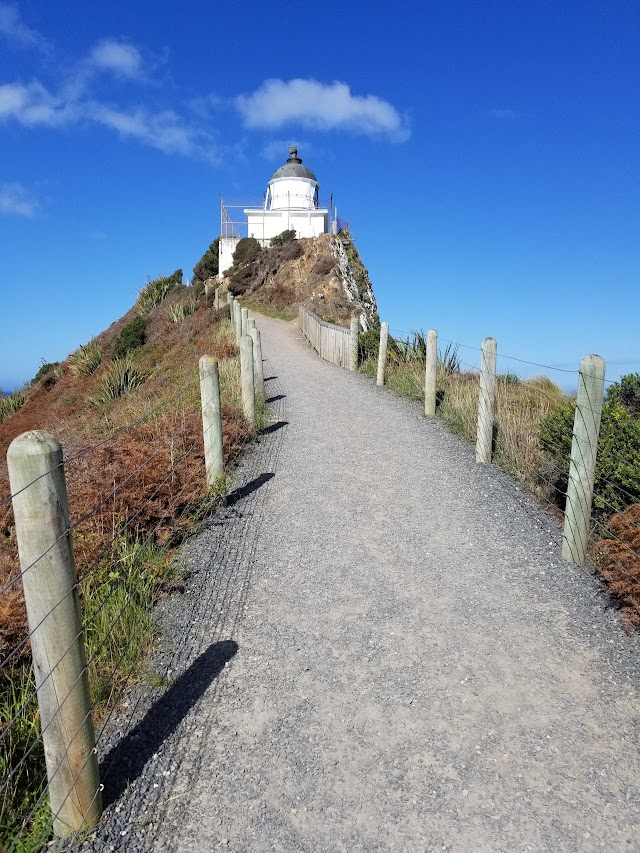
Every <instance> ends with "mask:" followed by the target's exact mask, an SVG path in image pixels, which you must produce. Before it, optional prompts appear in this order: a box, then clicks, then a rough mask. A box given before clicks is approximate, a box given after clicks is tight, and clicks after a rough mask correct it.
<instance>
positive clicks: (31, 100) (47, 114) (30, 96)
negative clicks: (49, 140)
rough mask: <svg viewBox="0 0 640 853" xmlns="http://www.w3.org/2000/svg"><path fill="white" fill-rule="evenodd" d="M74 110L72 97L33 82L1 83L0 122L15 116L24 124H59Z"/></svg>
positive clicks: (71, 114)
mask: <svg viewBox="0 0 640 853" xmlns="http://www.w3.org/2000/svg"><path fill="white" fill-rule="evenodd" d="M75 113H76V109H75V105H74V104H73V102H72V101H69V100H66V99H65V98H61V97H58V96H56V95H54V94H52V93H51V92H49V91H48V90H47V89H45V87H44V86H43V85H42V84H41V83H38V82H37V81H36V82H33V83H29V84H27V85H23V84H21V83H6V84H5V85H3V86H0V122H1V121H7V120H9V119H14V120H15V121H17V122H18V123H19V124H22V125H24V126H25V127H35V126H36V125H47V126H49V127H61V126H62V125H64V124H67V123H68V122H69V121H71V120H73V118H74V115H75Z"/></svg>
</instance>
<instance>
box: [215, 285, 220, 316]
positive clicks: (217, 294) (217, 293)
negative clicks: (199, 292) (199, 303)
mask: <svg viewBox="0 0 640 853" xmlns="http://www.w3.org/2000/svg"><path fill="white" fill-rule="evenodd" d="M213 307H214V308H215V310H216V311H219V310H220V288H219V287H216V289H215V290H214V292H213Z"/></svg>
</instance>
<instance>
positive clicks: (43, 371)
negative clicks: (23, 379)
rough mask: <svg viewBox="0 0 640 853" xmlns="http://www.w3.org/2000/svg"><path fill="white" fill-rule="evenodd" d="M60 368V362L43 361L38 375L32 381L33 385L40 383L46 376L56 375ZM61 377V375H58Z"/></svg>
mask: <svg viewBox="0 0 640 853" xmlns="http://www.w3.org/2000/svg"><path fill="white" fill-rule="evenodd" d="M59 367H60V362H59V361H43V362H42V364H41V365H40V369H39V370H38V372H37V373H36V375H35V376H34V377H33V379H32V380H31V384H32V385H35V383H36V382H39V381H40V380H41V379H42V378H43V376H46V375H47V373H51V374H54V375H55V374H56V371H57V370H58V368H59ZM57 375H59V374H57Z"/></svg>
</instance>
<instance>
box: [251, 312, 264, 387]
mask: <svg viewBox="0 0 640 853" xmlns="http://www.w3.org/2000/svg"><path fill="white" fill-rule="evenodd" d="M249 322H251V321H249ZM249 335H250V337H251V340H252V341H253V379H254V384H255V392H256V397H264V367H263V364H262V341H261V340H260V332H259V331H258V330H257V329H256V327H255V321H254V325H253V326H252V327H251V328H250V329H249Z"/></svg>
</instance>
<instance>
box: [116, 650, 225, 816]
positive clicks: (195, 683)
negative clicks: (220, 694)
mask: <svg viewBox="0 0 640 853" xmlns="http://www.w3.org/2000/svg"><path fill="white" fill-rule="evenodd" d="M237 651H238V644H237V643H236V642H235V641H234V640H221V641H220V642H218V643H212V644H211V645H210V646H209V648H208V649H206V650H205V651H204V652H203V653H202V654H201V655H199V656H198V657H197V658H196V659H195V660H194V662H193V663H192V664H191V666H190V667H189V668H188V669H187V670H186V671H185V672H184V673H183V674H182V675H181V676H180V678H178V679H177V681H175V682H174V683H173V684H172V685H171V687H170V688H169V689H168V690H167V692H166V693H164V694H163V695H162V696H161V697H160V698H159V699H158V700H157V701H156V702H154V704H153V705H152V706H151V707H150V708H149V710H148V711H147V713H146V714H145V716H144V718H143V719H142V720H141V721H140V722H139V723H138V724H137V726H135V728H133V729H131V731H130V732H129V733H128V734H127V735H126V736H125V737H124V738H123V739H122V740H121V741H120V742H119V743H118V744H116V746H114V747H113V748H112V749H111V750H110V751H109V752H108V753H107V755H105V757H104V758H103V759H102V761H101V762H100V778H101V779H102V780H103V782H104V783H105V789H104V796H103V801H104V805H105V807H106V806H108V805H110V804H111V803H113V802H115V801H116V800H117V799H118V798H119V797H120V796H121V795H122V794H123V793H124V791H125V789H126V788H127V786H128V785H129V784H130V783H131V782H132V781H133V780H134V779H137V777H138V776H139V775H140V773H141V772H142V770H143V768H144V766H145V764H146V763H147V761H148V760H149V759H150V758H151V756H152V755H153V754H154V753H155V752H157V751H158V749H159V748H160V746H161V745H162V743H163V741H164V740H166V738H168V737H169V735H171V733H172V732H173V731H175V729H176V728H177V727H178V724H179V723H180V721H181V720H183V719H184V717H186V715H187V714H188V713H189V711H190V710H191V708H192V707H193V706H194V705H195V703H196V702H197V701H198V699H199V698H200V697H201V696H202V695H203V693H204V692H205V690H206V689H207V688H208V687H209V685H210V684H211V683H212V681H213V680H214V679H215V678H216V677H217V676H218V675H219V674H220V673H221V672H222V670H223V669H224V665H225V664H226V663H227V662H228V661H230V660H231V658H232V657H233V656H234V655H235V654H236V652H237Z"/></svg>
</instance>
